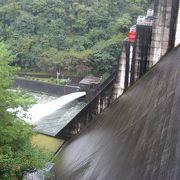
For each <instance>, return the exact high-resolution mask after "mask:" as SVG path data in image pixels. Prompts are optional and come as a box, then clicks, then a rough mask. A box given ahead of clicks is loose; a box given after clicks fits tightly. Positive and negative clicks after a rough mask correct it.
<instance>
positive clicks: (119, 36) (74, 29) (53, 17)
mask: <svg viewBox="0 0 180 180" xmlns="http://www.w3.org/2000/svg"><path fill="white" fill-rule="evenodd" d="M147 7H148V0H113V1H112V0H20V1H19V0H0V41H4V42H5V43H7V44H8V45H9V46H10V49H11V50H12V52H13V54H14V55H15V56H16V59H15V60H14V62H13V64H17V65H19V66H21V67H22V68H23V69H28V70H33V71H44V72H46V71H48V72H55V71H57V70H60V71H61V72H62V71H64V72H71V73H76V74H78V73H83V72H88V71H89V72H91V73H94V74H99V75H102V74H103V73H105V72H111V71H112V68H113V67H114V66H115V65H116V64H117V59H118V56H119V53H120V47H121V41H122V40H123V38H124V37H125V36H124V35H125V34H126V33H127V31H128V30H129V27H130V25H131V24H132V23H133V21H135V19H136V17H137V15H139V14H142V13H143V12H144V10H145V9H146V8H147Z"/></svg>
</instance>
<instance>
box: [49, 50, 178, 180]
mask: <svg viewBox="0 0 180 180" xmlns="http://www.w3.org/2000/svg"><path fill="white" fill-rule="evenodd" d="M179 57H180V47H178V48H176V49H174V50H172V51H171V52H170V53H169V54H167V55H166V56H165V57H164V58H163V59H162V60H161V61H160V62H159V63H158V64H157V65H155V66H154V68H153V69H151V70H150V71H149V72H148V73H147V74H146V75H145V76H143V77H142V78H141V79H140V80H138V81H137V82H136V83H135V84H134V85H133V86H132V87H131V88H129V89H128V90H127V91H126V92H125V93H124V94H123V95H122V96H121V97H120V98H119V99H117V100H116V101H115V102H114V103H113V104H112V105H111V106H110V107H109V108H108V109H106V110H105V111H104V112H103V113H101V114H99V115H98V116H97V118H96V120H95V121H92V123H91V124H90V126H89V127H88V128H86V129H84V130H83V131H82V132H81V134H80V135H79V136H77V137H76V138H74V139H73V141H71V142H69V143H68V144H67V146H66V147H64V149H63V150H62V152H60V154H59V160H58V162H57V163H56V165H55V167H54V169H53V170H52V171H53V174H54V175H55V179H57V180H59V179H63V180H85V179H86V180H92V179H93V180H95V179H98V180H126V179H128V180H147V179H148V180H150V179H152V180H179V179H180V163H179V162H180V134H179V132H180V123H179V120H180V113H179V108H180V71H179V69H180V59H179Z"/></svg>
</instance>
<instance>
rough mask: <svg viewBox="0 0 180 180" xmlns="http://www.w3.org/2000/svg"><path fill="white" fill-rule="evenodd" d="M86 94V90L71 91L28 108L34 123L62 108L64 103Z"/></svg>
mask: <svg viewBox="0 0 180 180" xmlns="http://www.w3.org/2000/svg"><path fill="white" fill-rule="evenodd" d="M85 95H86V92H76V93H71V94H68V95H65V96H62V97H60V98H58V99H55V100H53V101H50V102H48V103H46V104H36V105H34V106H33V107H32V108H30V109H29V110H28V112H29V114H30V116H31V119H32V121H31V122H32V123H35V122H36V121H38V120H40V119H41V118H43V117H45V116H47V115H50V114H52V113H53V112H55V111H56V110H58V109H60V108H62V107H63V106H64V105H66V104H68V103H69V102H71V101H74V100H76V99H78V98H80V97H83V96H85Z"/></svg>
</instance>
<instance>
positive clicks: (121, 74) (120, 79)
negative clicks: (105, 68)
mask: <svg viewBox="0 0 180 180" xmlns="http://www.w3.org/2000/svg"><path fill="white" fill-rule="evenodd" d="M125 71H126V48H125V45H123V48H122V52H121V55H120V59H119V67H118V71H117V77H116V81H115V84H114V91H113V100H115V99H116V98H118V97H119V96H120V95H121V94H122V93H123V91H124V89H125V87H124V84H125Z"/></svg>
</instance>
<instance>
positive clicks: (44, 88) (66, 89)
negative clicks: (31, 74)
mask: <svg viewBox="0 0 180 180" xmlns="http://www.w3.org/2000/svg"><path fill="white" fill-rule="evenodd" d="M18 87H19V88H22V89H26V90H29V91H33V92H39V93H41V92H43V93H47V94H49V95H55V96H62V95H66V94H69V93H73V92H77V91H79V88H77V87H71V86H60V85H54V84H49V83H44V82H37V81H31V80H26V79H22V78H17V79H15V81H14V83H13V88H18Z"/></svg>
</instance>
